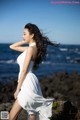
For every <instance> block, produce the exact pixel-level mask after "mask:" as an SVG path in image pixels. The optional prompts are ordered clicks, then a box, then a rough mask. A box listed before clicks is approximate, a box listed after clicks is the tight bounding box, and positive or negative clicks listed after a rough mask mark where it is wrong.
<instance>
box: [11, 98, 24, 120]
mask: <svg viewBox="0 0 80 120" xmlns="http://www.w3.org/2000/svg"><path fill="white" fill-rule="evenodd" d="M22 109H23V108H22V107H21V106H20V105H19V104H18V100H17V99H16V101H15V102H14V104H13V106H12V109H11V111H10V113H9V120H17V117H18V115H19V113H20V112H21V110H22Z"/></svg>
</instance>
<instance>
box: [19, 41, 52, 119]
mask: <svg viewBox="0 0 80 120" xmlns="http://www.w3.org/2000/svg"><path fill="white" fill-rule="evenodd" d="M33 45H34V43H31V44H30V46H33ZM30 46H29V47H30ZM26 52H27V50H25V51H24V52H23V53H21V54H20V55H19V56H18V57H17V63H18V64H19V67H20V71H19V75H18V79H19V77H20V74H21V70H22V67H23V62H24V59H25V55H26ZM33 64H34V62H33V61H32V60H31V62H30V64H29V68H28V71H27V74H26V77H25V79H24V81H23V83H22V86H21V90H20V92H19V93H18V96H17V99H18V103H19V105H20V106H21V107H22V108H23V109H25V110H27V112H28V114H36V119H37V120H49V117H51V116H52V103H53V100H54V98H47V99H46V98H44V97H43V95H42V91H41V87H40V84H39V81H38V79H37V77H36V76H35V74H34V73H33V71H32V67H33ZM18 82H19V81H18Z"/></svg>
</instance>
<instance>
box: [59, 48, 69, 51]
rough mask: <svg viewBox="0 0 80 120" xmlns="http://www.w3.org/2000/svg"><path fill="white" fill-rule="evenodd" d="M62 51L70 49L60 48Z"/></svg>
mask: <svg viewBox="0 0 80 120" xmlns="http://www.w3.org/2000/svg"><path fill="white" fill-rule="evenodd" d="M59 50H60V51H68V48H59Z"/></svg>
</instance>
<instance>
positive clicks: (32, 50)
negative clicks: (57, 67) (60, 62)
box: [27, 46, 37, 61]
mask: <svg viewBox="0 0 80 120" xmlns="http://www.w3.org/2000/svg"><path fill="white" fill-rule="evenodd" d="M27 51H28V53H29V55H31V56H32V60H33V61H34V60H35V58H36V55H37V47H36V46H29V47H28V49H27Z"/></svg>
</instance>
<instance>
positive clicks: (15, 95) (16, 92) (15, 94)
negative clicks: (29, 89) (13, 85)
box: [14, 89, 20, 99]
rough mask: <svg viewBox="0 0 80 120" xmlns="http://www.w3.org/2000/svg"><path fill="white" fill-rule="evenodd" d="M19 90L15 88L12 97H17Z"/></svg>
mask: <svg viewBox="0 0 80 120" xmlns="http://www.w3.org/2000/svg"><path fill="white" fill-rule="evenodd" d="M19 91H20V90H18V89H16V91H15V93H14V98H15V99H16V98H17V95H18V93H19Z"/></svg>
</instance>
